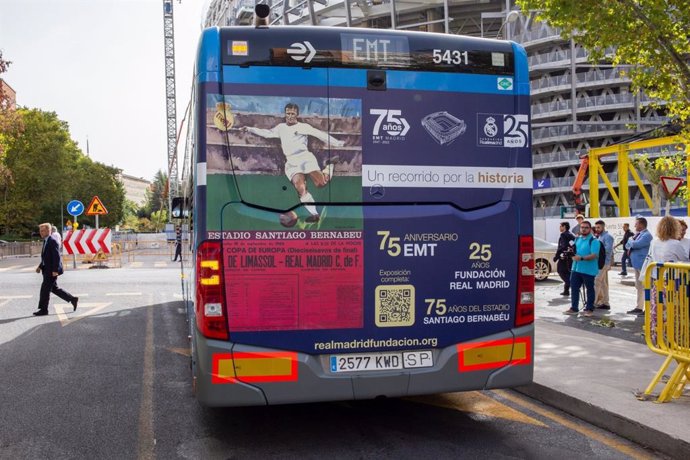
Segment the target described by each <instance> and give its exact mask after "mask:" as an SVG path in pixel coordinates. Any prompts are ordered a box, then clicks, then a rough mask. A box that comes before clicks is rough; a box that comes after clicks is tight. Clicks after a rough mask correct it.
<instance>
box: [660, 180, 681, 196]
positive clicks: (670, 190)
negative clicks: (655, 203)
mask: <svg viewBox="0 0 690 460" xmlns="http://www.w3.org/2000/svg"><path fill="white" fill-rule="evenodd" d="M660 179H661V186H662V187H663V188H664V191H665V192H666V194H667V195H668V196H673V194H674V193H676V192H677V191H678V189H679V188H680V186H681V185H683V179H681V178H680V177H669V176H661V177H660Z"/></svg>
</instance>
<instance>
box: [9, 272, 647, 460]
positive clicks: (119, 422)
mask: <svg viewBox="0 0 690 460" xmlns="http://www.w3.org/2000/svg"><path fill="white" fill-rule="evenodd" d="M35 262H36V260H29V259H14V260H12V259H10V260H2V261H0V388H1V392H0V408H2V409H1V410H0V458H2V459H13V460H15V459H36V458H50V459H74V458H88V459H91V458H108V459H110V458H118V459H119V458H124V459H129V458H140V459H148V458H159V459H176V458H180V459H231V458H232V459H241V458H296V459H297V458H299V459H303V458H319V459H320V458H324V457H330V458H377V459H378V458H425V457H429V458H461V457H468V458H489V457H491V458H498V459H500V458H544V459H546V458H548V459H552V458H556V457H564V458H568V459H578V458H582V459H585V458H587V459H589V458H611V459H615V458H649V457H652V456H654V454H653V453H650V452H647V451H645V450H643V449H641V448H640V447H638V446H636V445H634V444H632V443H629V442H627V441H624V440H622V439H621V438H618V437H616V436H614V435H612V434H609V433H607V432H605V431H602V430H600V429H598V428H595V427H592V426H591V425H588V424H585V423H583V422H581V421H579V420H576V419H574V418H572V417H569V416H568V415H565V414H563V413H560V412H558V411H555V410H553V409H550V408H548V407H545V406H543V405H540V404H538V403H535V402H534V401H531V400H529V399H526V398H525V397H524V396H519V395H517V393H513V392H511V391H489V392H471V393H448V394H443V395H437V396H425V397H419V398H413V399H391V400H384V401H359V402H340V403H324V404H304V405H292V406H277V407H254V408H241V409H237V408H235V409H207V408H204V407H201V406H199V404H198V403H197V402H196V400H195V399H194V396H193V394H192V391H191V382H190V373H189V358H188V348H187V338H186V337H187V329H186V327H187V326H186V322H185V314H184V311H183V309H182V302H181V300H180V295H179V289H180V287H179V286H180V277H179V275H180V271H179V266H178V265H177V264H173V263H172V262H168V261H165V260H161V261H158V262H156V263H157V267H154V266H152V265H153V264H143V266H141V267H139V268H131V267H130V268H128V267H125V268H120V269H109V270H77V271H70V272H68V273H67V274H66V275H64V276H62V277H61V278H60V285H61V286H62V287H63V288H64V289H66V290H68V291H69V292H72V293H73V294H75V295H77V296H79V297H80V303H79V308H78V310H77V311H76V312H72V311H71V310H72V308H71V306H70V305H68V304H66V303H63V302H62V301H60V300H59V299H57V298H53V299H52V301H51V305H50V315H48V316H45V317H34V316H32V315H31V313H32V312H33V311H34V310H35V307H36V302H37V299H38V290H39V286H40V276H39V275H37V274H35V273H33V272H31V268H32V267H35V265H36V264H35ZM552 284H553V287H554V288H556V287H557V286H556V285H555V283H552ZM543 286H548V282H547V284H544V285H543Z"/></svg>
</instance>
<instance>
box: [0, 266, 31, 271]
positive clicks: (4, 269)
mask: <svg viewBox="0 0 690 460" xmlns="http://www.w3.org/2000/svg"><path fill="white" fill-rule="evenodd" d="M23 266H24V265H10V266H9V267H3V268H0V272H8V271H10V270H14V269H15V268H19V267H23ZM35 268H36V267H34V268H32V270H34V269H35Z"/></svg>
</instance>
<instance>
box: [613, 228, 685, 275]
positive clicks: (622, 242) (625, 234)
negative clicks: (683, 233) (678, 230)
mask: <svg viewBox="0 0 690 460" xmlns="http://www.w3.org/2000/svg"><path fill="white" fill-rule="evenodd" d="M633 235H634V233H633V232H631V231H630V224H623V239H622V240H620V241H619V242H618V244H617V245H615V246H614V248H617V247H618V246H622V247H623V256H622V257H621V272H620V273H619V275H620V276H628V266H627V264H626V262H627V263H630V254H629V251H628V250H627V249H625V245H626V243H627V242H628V240H629V239H630V237H631V236H633ZM688 241H690V240H688Z"/></svg>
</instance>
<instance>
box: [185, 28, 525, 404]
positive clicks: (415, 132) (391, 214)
mask: <svg viewBox="0 0 690 460" xmlns="http://www.w3.org/2000/svg"><path fill="white" fill-rule="evenodd" d="M195 77H196V89H195V110H194V112H195V115H196V128H195V129H196V146H195V166H194V174H193V175H194V177H193V184H194V185H193V203H194V204H193V222H192V225H193V231H194V234H195V242H194V248H195V266H194V270H195V272H194V273H193V276H192V277H191V278H190V280H191V283H192V285H191V288H192V289H191V291H192V298H191V299H190V300H191V302H190V305H191V317H192V331H191V332H192V333H191V335H192V367H193V372H194V379H195V388H196V392H197V396H198V398H199V400H200V401H201V402H202V403H203V404H205V405H209V406H241V405H265V404H283V403H295V402H307V401H328V400H350V399H367V398H375V397H379V396H389V397H399V396H407V395H417V394H428V393H439V392H448V391H460V390H476V389H488V388H501V387H510V386H515V385H522V384H526V383H529V382H530V381H531V379H532V365H533V360H532V357H533V332H534V331H533V324H532V323H533V310H534V281H533V274H532V273H533V260H532V257H533V256H532V251H533V249H532V246H533V243H532V204H531V189H532V176H531V155H530V149H529V135H528V133H529V128H528V123H529V120H528V114H529V81H528V74H527V64H526V56H525V53H524V51H523V50H522V48H520V47H519V46H518V45H515V44H512V43H509V42H499V41H494V40H481V39H474V38H468V37H459V36H450V35H440V34H422V33H400V32H392V31H380V30H372V29H337V28H299V27H285V28H281V27H276V28H267V27H264V28H222V29H207V30H206V31H204V33H203V35H202V39H201V43H200V46H199V56H198V63H197V74H196V76H195Z"/></svg>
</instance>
